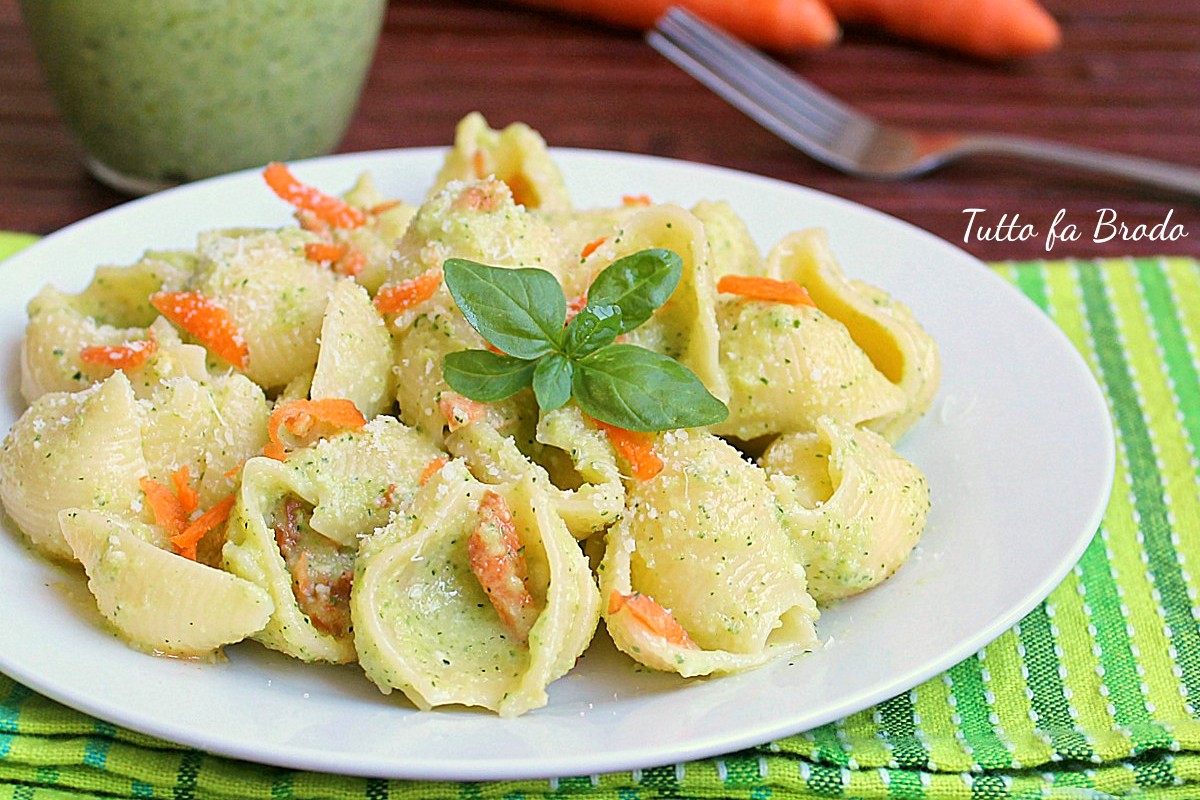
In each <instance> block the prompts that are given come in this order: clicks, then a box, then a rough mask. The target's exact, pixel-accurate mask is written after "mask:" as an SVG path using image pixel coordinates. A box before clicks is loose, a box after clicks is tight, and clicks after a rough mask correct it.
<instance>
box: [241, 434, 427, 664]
mask: <svg viewBox="0 0 1200 800" xmlns="http://www.w3.org/2000/svg"><path fill="white" fill-rule="evenodd" d="M440 455H441V451H439V450H438V449H437V448H435V447H434V446H433V445H432V444H430V443H429V442H428V441H426V440H425V439H423V438H422V437H421V436H420V435H419V434H417V433H416V432H415V431H413V430H412V429H410V428H407V427H406V426H404V425H403V424H401V423H399V422H397V421H396V420H395V419H392V418H390V417H378V418H376V419H374V420H372V421H371V422H370V423H368V424H367V425H366V426H365V427H364V428H362V429H361V430H359V431H355V432H350V433H344V434H340V435H338V436H335V437H333V438H331V439H328V440H322V441H319V442H318V443H316V444H314V445H312V446H311V447H307V448H302V449H300V450H296V451H294V452H292V453H291V454H290V455H289V457H288V459H287V460H286V461H276V460H274V459H270V458H265V457H260V458H252V459H250V460H249V461H247V462H246V465H245V467H244V468H243V470H242V483H241V488H240V489H239V491H238V499H237V502H236V504H235V505H234V507H233V511H232V512H231V513H230V517H229V524H228V528H227V533H226V536H227V541H226V543H225V546H224V548H223V550H222V557H223V559H224V565H225V568H226V569H227V570H229V571H230V572H232V573H233V574H235V575H238V576H241V577H243V578H245V579H246V580H248V581H250V582H252V583H254V584H256V585H257V586H260V587H262V588H263V589H264V590H265V591H266V592H267V593H268V594H269V595H270V596H271V598H272V601H273V603H274V612H273V613H272V615H271V619H270V621H269V622H268V623H267V625H266V626H265V627H264V628H263V629H262V630H261V631H260V632H258V633H257V634H256V636H255V638H257V639H258V640H259V641H261V642H262V643H263V644H265V645H267V646H268V647H271V648H273V649H275V650H279V651H281V652H283V653H286V654H288V655H290V656H292V657H294V658H298V659H301V660H304V661H332V662H336V663H343V662H350V661H353V660H355V657H356V656H355V651H354V642H353V637H352V635H351V633H350V631H349V630H348V629H347V628H346V624H348V622H349V606H348V605H347V602H348V599H347V598H346V597H344V596H342V595H340V594H339V593H338V592H339V591H345V590H348V589H349V586H348V585H347V582H348V579H349V578H350V576H351V574H352V571H353V568H354V558H355V553H356V552H357V549H358V544H359V538H360V537H361V536H365V535H367V534H370V533H371V532H372V531H373V530H375V528H376V527H378V526H382V525H384V524H386V523H387V522H388V519H389V518H390V516H391V514H392V512H393V511H394V510H396V509H397V508H400V507H401V506H403V505H404V504H405V503H406V502H407V501H408V499H409V498H411V497H412V495H413V493H414V492H415V491H416V488H417V485H418V482H419V481H420V478H421V475H422V473H424V471H425V469H426V468H427V466H428V464H429V462H430V461H432V460H434V459H436V458H438V457H439V456H440ZM301 562H303V566H301ZM322 587H323V588H322Z"/></svg>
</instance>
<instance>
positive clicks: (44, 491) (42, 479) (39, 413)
mask: <svg viewBox="0 0 1200 800" xmlns="http://www.w3.org/2000/svg"><path fill="white" fill-rule="evenodd" d="M142 423H143V411H142V409H141V408H140V407H139V405H138V402H137V398H136V397H135V396H134V394H133V388H132V387H131V386H130V384H129V379H128V378H126V377H125V375H124V373H121V372H118V373H116V374H114V375H113V376H112V377H111V378H109V379H108V380H106V381H104V382H103V383H99V384H96V385H95V386H93V387H90V388H88V389H84V390H83V391H80V392H74V393H70V394H68V393H61V392H55V393H51V394H46V395H42V396H41V397H39V398H38V399H37V400H36V401H34V403H33V404H32V405H31V406H30V407H29V408H28V409H26V410H25V413H23V414H22V415H21V417H20V418H19V419H18V420H17V421H16V423H15V424H14V425H13V427H12V429H11V430H10V431H9V432H8V435H7V436H6V437H5V439H4V445H3V448H2V449H0V498H2V499H3V501H4V508H5V509H6V510H7V511H8V513H9V515H10V516H11V517H12V518H13V521H14V522H16V524H17V527H19V528H20V529H21V531H22V532H24V534H25V535H26V536H27V537H28V538H29V541H30V542H31V543H32V544H33V546H34V547H36V548H37V549H38V550H39V551H41V552H42V553H44V554H45V555H48V556H51V557H54V558H59V559H65V560H73V559H74V555H73V553H72V551H71V547H70V546H69V545H68V544H67V542H66V540H64V539H63V537H62V531H61V530H60V528H59V525H58V512H59V511H62V510H63V509H66V508H84V509H103V510H104V511H106V512H109V513H114V514H119V515H121V516H128V517H137V516H138V514H139V511H140V510H141V506H142V491H141V488H140V487H139V486H138V480H139V479H140V478H141V477H142V476H144V475H146V473H147V469H148V467H147V463H146V457H145V455H144V454H143V452H142Z"/></svg>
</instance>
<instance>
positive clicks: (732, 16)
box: [515, 0, 839, 50]
mask: <svg viewBox="0 0 1200 800" xmlns="http://www.w3.org/2000/svg"><path fill="white" fill-rule="evenodd" d="M515 2H517V3H520V4H522V5H527V6H537V7H539V8H548V9H551V10H556V11H565V12H567V13H571V14H578V15H580V16H583V17H589V18H591V19H595V20H599V21H601V22H607V23H609V24H610V25H618V26H621V27H628V28H640V29H643V30H645V29H648V28H652V27H654V23H655V21H656V20H657V19H658V18H659V17H660V16H662V14H663V12H664V11H666V10H667V8H669V7H670V6H672V5H678V6H683V7H684V8H687V9H688V10H689V11H692V12H694V13H695V14H697V15H698V16H701V17H704V18H705V19H707V20H708V21H709V22H712V23H713V24H714V25H718V26H720V27H722V28H724V29H725V30H727V31H729V32H730V33H732V34H733V35H734V36H738V37H740V38H742V39H744V40H746V41H747V42H750V43H751V44H754V45H757V46H759V47H766V48H768V49H772V50H796V49H800V48H813V47H826V46H828V45H831V44H833V43H834V42H835V41H837V39H838V33H839V32H838V25H837V20H835V19H834V17H833V14H831V13H830V11H829V9H828V8H827V7H826V5H825V3H824V2H822V0H751V1H750V2H746V0H515Z"/></svg>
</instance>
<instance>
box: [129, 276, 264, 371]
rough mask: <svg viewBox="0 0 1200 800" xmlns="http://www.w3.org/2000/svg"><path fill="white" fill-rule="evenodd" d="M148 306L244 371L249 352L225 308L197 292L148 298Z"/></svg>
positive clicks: (161, 294) (171, 293)
mask: <svg viewBox="0 0 1200 800" xmlns="http://www.w3.org/2000/svg"><path fill="white" fill-rule="evenodd" d="M150 304H151V305H153V306H154V307H155V308H156V309H158V312H159V313H160V314H162V315H163V316H164V317H166V318H167V319H169V320H170V321H171V322H173V323H175V324H176V325H178V326H179V327H180V328H183V330H184V331H186V332H187V333H189V334H191V335H192V336H193V337H195V338H196V340H197V341H199V342H200V343H201V344H202V345H204V346H205V347H207V348H208V349H209V350H211V351H213V352H214V353H216V354H217V355H218V356H220V357H221V358H223V359H225V360H226V361H228V362H229V363H230V364H232V365H234V366H235V367H237V368H238V369H245V368H246V359H247V358H248V357H249V355H250V351H249V348H248V347H247V345H246V340H245V339H243V338H242V334H241V332H240V331H238V329H237V326H236V325H235V324H234V322H233V320H232V319H231V318H230V316H229V312H228V311H226V310H225V309H224V308H222V307H221V306H219V305H217V304H216V303H214V302H213V301H212V300H209V299H208V298H207V297H205V296H204V295H202V294H200V293H199V292H158V293H157V294H152V295H150Z"/></svg>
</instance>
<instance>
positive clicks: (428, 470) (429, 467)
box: [417, 456, 450, 486]
mask: <svg viewBox="0 0 1200 800" xmlns="http://www.w3.org/2000/svg"><path fill="white" fill-rule="evenodd" d="M448 463H450V462H449V461H447V460H446V457H445V456H438V457H437V458H435V459H432V460H430V462H429V463H428V464H426V465H425V469H424V470H423V471H422V472H421V479H420V480H419V481H417V483H418V484H420V485H421V486H424V485H425V484H427V483H429V481H430V479H431V478H432V477H433V476H434V475H437V474H438V472H439V471H440V470H441V468H442V467H444V466H446V464H448Z"/></svg>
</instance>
